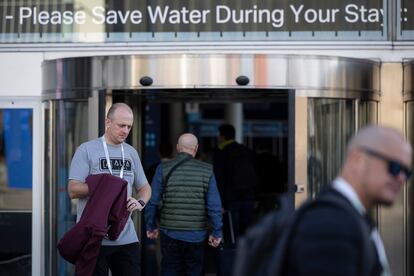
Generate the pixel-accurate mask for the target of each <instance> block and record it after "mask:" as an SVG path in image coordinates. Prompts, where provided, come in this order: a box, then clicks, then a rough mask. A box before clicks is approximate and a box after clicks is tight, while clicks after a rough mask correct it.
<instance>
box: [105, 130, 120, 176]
mask: <svg viewBox="0 0 414 276" xmlns="http://www.w3.org/2000/svg"><path fill="white" fill-rule="evenodd" d="M102 144H103V147H104V150H105V157H106V163H107V164H108V169H109V172H110V173H111V174H112V175H113V173H112V165H111V160H110V159H109V153H108V146H107V145H106V141H105V135H102ZM121 151H122V167H121V172H120V173H119V177H120V178H123V176H124V165H125V155H124V146H123V145H122V144H121Z"/></svg>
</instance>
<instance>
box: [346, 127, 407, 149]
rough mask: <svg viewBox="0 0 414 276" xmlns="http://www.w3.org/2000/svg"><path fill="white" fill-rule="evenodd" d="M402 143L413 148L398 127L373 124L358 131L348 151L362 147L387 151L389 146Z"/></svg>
mask: <svg viewBox="0 0 414 276" xmlns="http://www.w3.org/2000/svg"><path fill="white" fill-rule="evenodd" d="M400 145H402V146H403V147H408V148H411V147H410V145H409V144H407V143H406V141H405V138H404V136H403V135H402V134H401V133H400V132H398V131H397V130H396V129H393V128H390V127H380V126H374V125H372V126H368V127H365V128H362V129H360V130H359V131H358V133H357V135H355V137H354V138H352V139H351V141H350V142H349V144H348V151H351V150H354V149H357V148H361V147H364V148H369V149H373V150H384V151H386V150H387V148H389V147H393V146H400ZM409 150H411V149H409Z"/></svg>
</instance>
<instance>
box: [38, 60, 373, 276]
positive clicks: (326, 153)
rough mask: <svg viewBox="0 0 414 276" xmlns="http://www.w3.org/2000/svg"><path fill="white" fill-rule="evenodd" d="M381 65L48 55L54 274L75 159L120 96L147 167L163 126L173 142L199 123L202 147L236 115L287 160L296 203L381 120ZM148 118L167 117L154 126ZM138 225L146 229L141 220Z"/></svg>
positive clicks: (240, 125) (251, 140)
mask: <svg viewBox="0 0 414 276" xmlns="http://www.w3.org/2000/svg"><path fill="white" fill-rule="evenodd" d="M379 67H380V65H379V64H378V63H376V62H374V61H369V60H356V59H345V58H337V57H318V56H285V55H283V56H278V55H185V54H184V55H153V56H152V55H142V56H102V57H82V58H66V59H58V60H50V61H47V62H45V63H44V64H43V68H42V69H43V97H44V101H45V102H46V106H47V108H46V130H45V131H46V133H45V137H46V145H47V147H46V148H47V150H46V152H45V154H46V158H45V160H47V164H46V166H45V167H46V172H45V175H46V183H45V210H47V211H46V219H47V220H46V221H47V225H46V229H47V232H46V233H45V235H46V245H45V246H46V247H45V248H46V258H45V259H46V264H45V267H46V270H47V275H73V269H72V267H71V266H70V265H69V264H68V263H66V262H65V261H64V260H63V259H62V258H61V257H60V256H59V255H58V253H57V251H56V243H57V241H58V240H59V239H60V237H62V235H63V234H64V233H65V232H66V231H67V230H68V229H69V228H70V227H71V226H72V225H73V223H74V221H75V217H74V216H75V214H76V211H75V206H76V205H75V204H76V202H74V201H71V200H70V199H69V197H68V196H67V192H66V186H67V177H68V170H69V165H70V161H71V158H72V155H73V153H74V151H75V150H76V148H77V147H78V146H79V145H80V144H81V143H82V142H85V141H87V140H88V139H92V138H96V137H98V136H99V135H102V134H103V123H102V122H103V119H104V116H105V112H106V110H107V109H108V108H109V106H110V105H111V104H112V103H113V102H117V101H126V102H128V104H130V105H131V106H132V108H133V111H134V117H135V122H134V127H133V129H132V131H131V133H130V137H129V140H128V141H129V142H130V143H131V144H132V145H133V146H134V147H136V148H137V150H138V152H139V153H140V156H141V157H143V156H144V158H143V163H144V165H145V164H146V162H147V163H148V165H149V163H150V160H152V158H153V157H154V152H153V151H152V150H153V148H154V145H155V144H157V143H158V142H159V140H160V136H161V135H162V133H164V130H163V127H160V126H168V128H169V130H168V136H167V137H169V138H168V139H171V142H172V143H174V140H175V139H176V137H177V135H178V134H179V133H180V132H183V131H194V132H197V133H198V135H200V136H201V138H202V140H203V141H204V142H203V143H205V145H210V146H214V140H213V138H212V137H213V136H214V135H216V126H217V124H219V123H221V122H224V121H227V122H231V123H233V124H234V125H235V126H236V127H237V129H238V130H239V132H238V135H239V136H238V137H239V139H240V141H241V142H244V143H246V144H248V145H250V147H251V148H252V149H253V150H255V151H257V152H258V151H259V148H260V150H262V148H263V147H264V145H266V147H267V149H269V148H270V151H271V152H272V153H273V155H275V156H276V159H278V161H280V162H281V164H283V166H285V168H284V169H283V170H282V173H284V174H285V176H284V177H283V179H285V180H286V187H285V188H284V189H283V191H284V192H287V193H288V194H290V198H291V204H292V208H293V207H294V205H298V204H299V203H300V202H302V201H303V200H304V199H306V198H307V197H308V196H314V195H315V194H317V193H318V191H319V190H320V188H321V187H322V186H323V185H326V184H327V183H329V182H330V181H331V180H332V179H333V177H334V176H335V175H336V173H337V172H338V169H339V168H340V166H341V162H342V159H343V157H344V153H345V144H346V142H347V141H348V139H349V138H350V137H351V136H352V135H353V134H354V133H355V131H356V130H357V129H358V128H360V127H361V126H363V125H365V124H367V123H375V122H377V113H378V112H377V101H378V100H379ZM167 69H168V70H167ZM166 106H167V107H166ZM158 109H159V110H161V111H159V110H158ZM163 109H166V110H167V111H166V112H162V110H163ZM154 110H155V111H154ZM157 110H158V111H157ZM209 112H210V113H209ZM163 114H164V115H163ZM165 114H167V115H165ZM211 114H212V115H211ZM258 114H260V116H259V115H258ZM163 116H164V117H163ZM148 118H150V119H151V120H153V121H155V122H158V121H159V122H161V123H160V124H155V127H154V130H152V129H151V126H154V125H151V124H149V122H148ZM162 122H164V123H162ZM164 137H165V136H164ZM206 147H207V146H206ZM328 157H329V158H328ZM136 224H137V229H138V232H141V231H140V230H139V229H140V227H141V226H140V222H139V220H138V221H137V222H136ZM207 269H208V268H207Z"/></svg>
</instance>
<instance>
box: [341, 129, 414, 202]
mask: <svg viewBox="0 0 414 276" xmlns="http://www.w3.org/2000/svg"><path fill="white" fill-rule="evenodd" d="M411 159H412V148H411V145H410V144H409V143H408V142H407V141H406V140H405V138H404V136H403V135H402V134H401V133H400V132H399V131H398V130H396V129H394V128H390V127H383V126H376V125H371V126H367V127H364V128H362V129H360V130H359V131H358V132H357V134H356V135H355V137H353V138H352V139H351V141H350V142H349V144H348V151H347V154H346V158H345V163H344V166H343V168H342V172H341V176H342V177H343V178H344V179H345V180H346V181H347V182H348V183H349V184H350V185H351V186H352V187H353V188H354V190H355V192H356V193H357V194H358V197H359V198H360V200H361V202H362V203H363V205H364V206H365V208H367V209H369V208H371V207H373V206H375V205H377V204H384V205H391V204H392V203H393V202H394V201H395V199H396V197H397V194H398V192H399V191H400V189H401V188H402V186H403V185H404V184H405V183H406V181H407V180H408V179H407V178H408V175H407V174H405V172H406V171H411V166H412V160H411Z"/></svg>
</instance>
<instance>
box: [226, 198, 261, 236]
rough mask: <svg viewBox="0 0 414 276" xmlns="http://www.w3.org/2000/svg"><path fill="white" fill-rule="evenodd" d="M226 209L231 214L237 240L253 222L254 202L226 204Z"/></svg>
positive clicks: (245, 200)
mask: <svg viewBox="0 0 414 276" xmlns="http://www.w3.org/2000/svg"><path fill="white" fill-rule="evenodd" d="M226 209H227V210H228V211H230V213H231V218H232V220H233V221H232V222H233V231H234V236H235V238H236V240H237V239H238V238H239V237H240V236H242V235H244V233H245V231H246V230H247V228H249V227H250V226H251V224H252V222H253V210H254V200H253V199H244V200H233V201H230V202H228V203H227V204H226Z"/></svg>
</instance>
